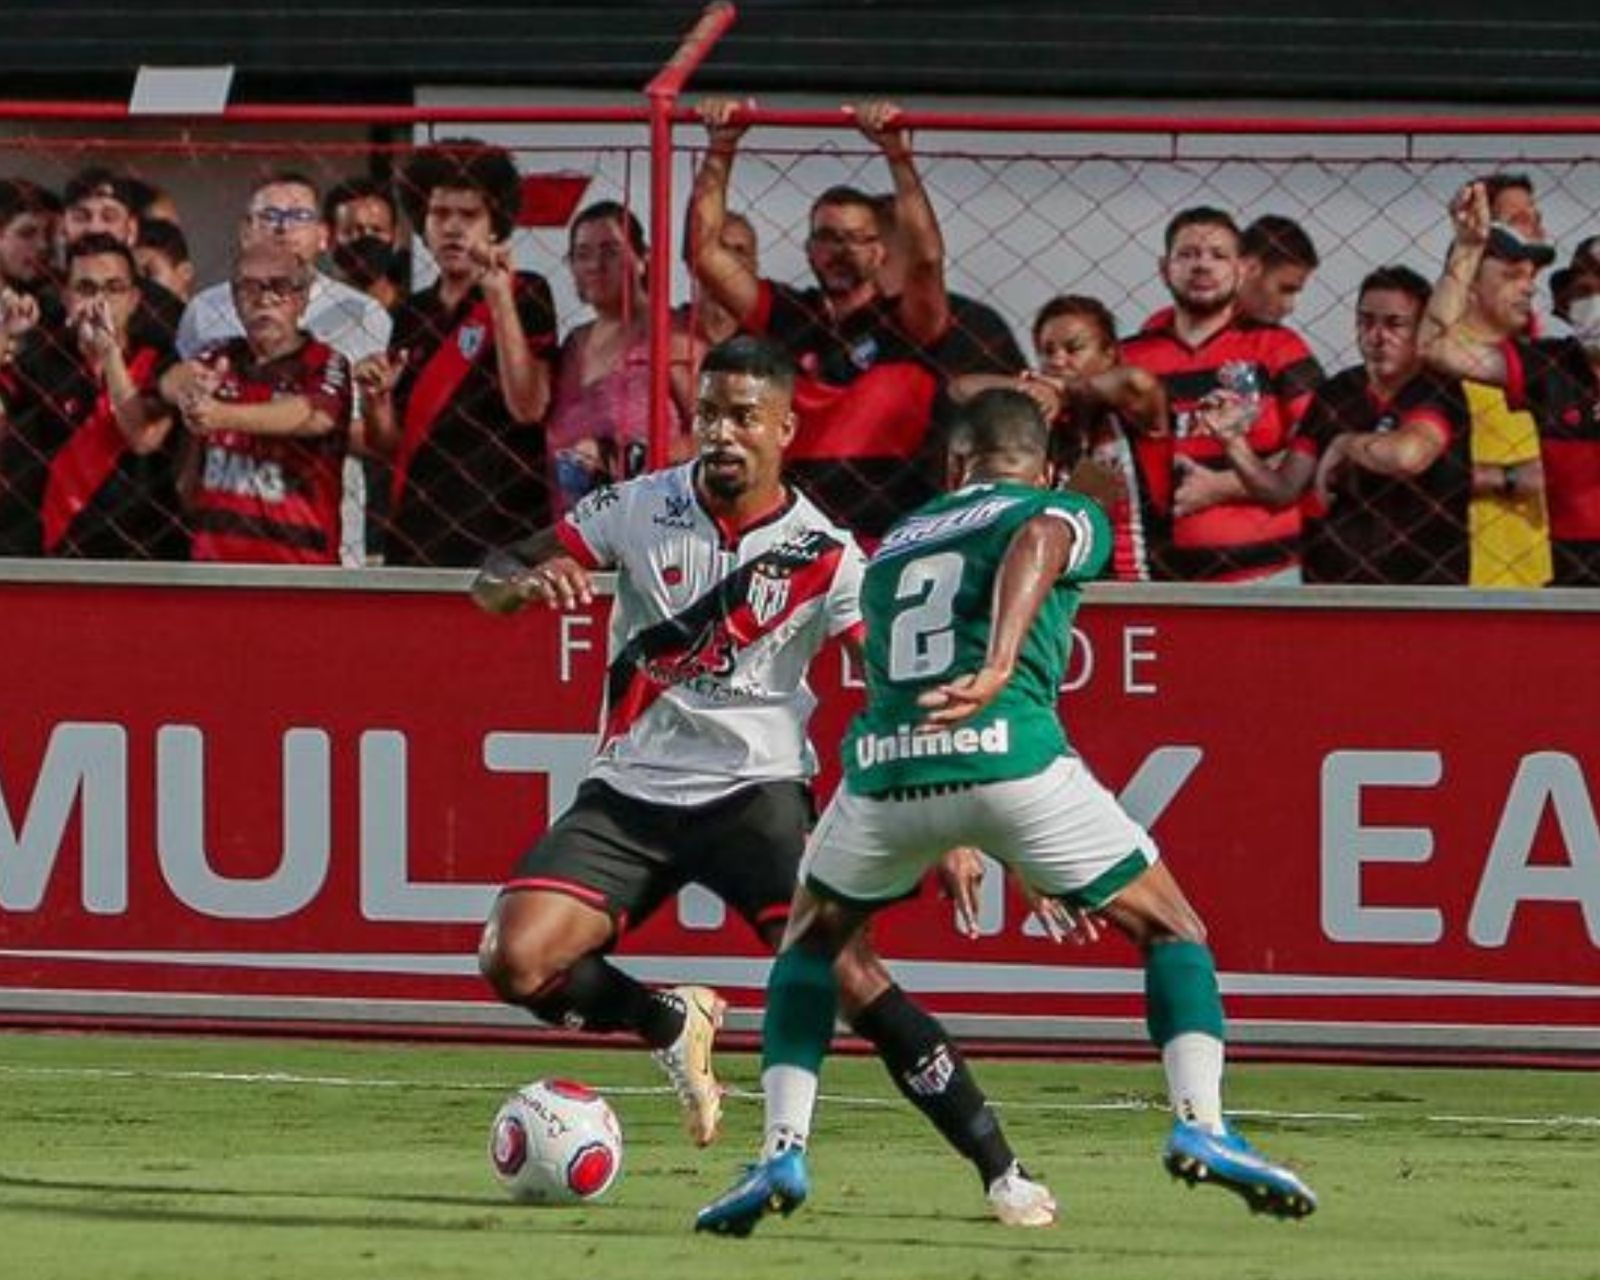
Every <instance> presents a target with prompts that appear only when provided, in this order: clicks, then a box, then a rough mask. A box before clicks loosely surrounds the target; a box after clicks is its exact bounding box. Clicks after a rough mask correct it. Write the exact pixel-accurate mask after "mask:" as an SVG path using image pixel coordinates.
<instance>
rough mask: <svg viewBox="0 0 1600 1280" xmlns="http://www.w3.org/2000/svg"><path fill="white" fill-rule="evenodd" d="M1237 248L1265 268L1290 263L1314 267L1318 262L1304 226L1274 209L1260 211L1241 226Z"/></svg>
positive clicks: (1316, 266) (1313, 269) (1295, 265)
mask: <svg viewBox="0 0 1600 1280" xmlns="http://www.w3.org/2000/svg"><path fill="white" fill-rule="evenodd" d="M1239 252H1240V253H1241V254H1242V255H1244V256H1245V257H1247V258H1254V259H1255V260H1256V261H1257V262H1259V263H1260V264H1261V265H1262V266H1263V267H1266V268H1268V269H1271V268H1273V267H1284V266H1290V267H1304V268H1305V269H1306V270H1307V271H1315V270H1316V269H1317V268H1318V267H1319V266H1320V265H1321V263H1322V260H1321V259H1320V258H1318V257H1317V246H1316V245H1314V244H1313V243H1312V242H1311V237H1310V235H1309V234H1307V232H1306V229H1305V228H1304V227H1302V226H1301V225H1300V224H1299V223H1298V222H1296V221H1295V220H1294V219H1293V218H1286V217H1284V216H1283V215H1282V214H1277V213H1264V214H1262V215H1261V216H1260V217H1259V218H1257V219H1256V220H1255V221H1254V222H1252V223H1251V224H1250V225H1249V226H1248V227H1246V228H1245V229H1244V232H1243V234H1242V235H1241V236H1240V237H1239Z"/></svg>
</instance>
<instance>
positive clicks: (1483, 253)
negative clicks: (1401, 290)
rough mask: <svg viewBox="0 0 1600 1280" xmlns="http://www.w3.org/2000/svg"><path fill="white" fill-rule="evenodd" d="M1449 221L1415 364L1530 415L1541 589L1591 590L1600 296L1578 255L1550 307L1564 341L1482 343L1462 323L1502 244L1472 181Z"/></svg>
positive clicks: (1599, 548)
mask: <svg viewBox="0 0 1600 1280" xmlns="http://www.w3.org/2000/svg"><path fill="white" fill-rule="evenodd" d="M1450 216H1451V221H1452V223H1453V225H1454V229H1455V236H1454V240H1453V243H1452V244H1451V247H1450V256H1449V259H1448V260H1447V262H1446V264H1445V270H1444V274H1443V275H1442V276H1441V277H1440V279H1439V283H1438V284H1437V285H1436V286H1435V287H1434V291H1433V298H1432V300H1431V301H1430V302H1429V304H1428V310H1427V313H1426V315H1425V317H1424V320H1423V332H1422V351H1423V356H1424V358H1425V359H1426V360H1427V361H1428V362H1429V363H1430V364H1432V365H1433V366H1434V367H1435V368H1438V369H1440V370H1442V371H1444V372H1446V373H1448V374H1451V375H1452V376H1455V377H1459V378H1470V379H1472V380H1473V381H1475V382H1483V383H1488V384H1490V385H1491V386H1498V387H1504V388H1505V392H1506V402H1507V403H1508V404H1509V405H1510V406H1511V407H1512V408H1513V409H1522V408H1526V409H1528V410H1529V411H1530V412H1531V413H1532V414H1533V417H1534V421H1535V422H1537V423H1538V426H1539V469H1540V471H1541V472H1542V483H1543V488H1544V498H1545V503H1546V506H1547V509H1548V512H1549V522H1550V552H1551V565H1552V577H1551V582H1552V584H1553V585H1555V586H1600V317H1597V315H1596V311H1597V310H1600V308H1597V307H1596V304H1595V302H1594V301H1593V300H1594V299H1595V298H1596V297H1597V296H1600V268H1597V265H1596V264H1595V263H1594V262H1593V261H1592V259H1591V255H1587V254H1584V255H1582V256H1579V257H1576V258H1575V260H1574V262H1573V264H1572V266H1571V267H1569V268H1568V270H1567V273H1566V274H1565V276H1564V278H1563V279H1562V281H1561V285H1562V288H1561V292H1560V295H1559V296H1558V299H1557V301H1558V304H1559V306H1560V307H1561V308H1562V310H1563V311H1564V312H1565V315H1566V318H1567V321H1568V323H1569V325H1570V326H1571V327H1572V330H1573V336H1572V337H1569V338H1529V337H1527V336H1525V335H1524V334H1523V333H1522V332H1521V331H1520V330H1519V329H1518V328H1516V327H1512V328H1511V329H1510V331H1509V332H1507V333H1504V334H1502V335H1500V336H1498V337H1497V338H1485V337H1484V335H1483V333H1482V332H1481V330H1479V329H1478V328H1476V327H1475V326H1470V325H1468V324H1466V323H1463V321H1464V318H1465V317H1466V315H1467V310H1468V306H1469V301H1470V298H1471V295H1472V293H1473V291H1474V290H1480V291H1481V280H1482V276H1483V272H1484V270H1485V269H1486V268H1487V267H1489V266H1491V265H1492V264H1493V262H1494V255H1495V253H1496V252H1497V248H1496V246H1497V243H1498V244H1502V245H1503V244H1504V242H1505V227H1504V226H1503V224H1499V223H1496V222H1494V221H1493V220H1492V215H1491V212H1490V205H1489V198H1488V193H1487V191H1486V190H1485V188H1484V185H1483V184H1482V183H1480V182H1473V183H1469V184H1467V186H1466V187H1464V188H1463V189H1462V190H1461V191H1460V192H1459V193H1458V194H1457V196H1456V198H1455V199H1454V200H1453V201H1452V203H1451V206H1450ZM1507 287H1508V289H1509V286H1507ZM1531 292H1532V285H1531V278H1530V280H1529V283H1528V286H1527V288H1526V290H1519V291H1518V293H1517V295H1516V296H1517V297H1519V298H1522V307H1523V310H1526V309H1527V308H1528V306H1529V302H1528V298H1527V297H1526V296H1524V295H1531ZM1518 479H1520V477H1518Z"/></svg>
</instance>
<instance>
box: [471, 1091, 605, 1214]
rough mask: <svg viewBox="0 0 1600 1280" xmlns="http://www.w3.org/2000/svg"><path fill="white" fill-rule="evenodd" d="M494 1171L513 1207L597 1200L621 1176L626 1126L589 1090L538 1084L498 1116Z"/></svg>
mask: <svg viewBox="0 0 1600 1280" xmlns="http://www.w3.org/2000/svg"><path fill="white" fill-rule="evenodd" d="M489 1166H490V1168H492V1169H493V1170H494V1176H495V1177H496V1178H498V1179H499V1181H500V1185H501V1186H502V1187H504V1188H505V1189H506V1190H507V1191H508V1192H510V1193H511V1197H512V1199H514V1200H522V1201H525V1202H526V1203H528V1204H576V1203H577V1202H579V1201H581V1200H595V1199H598V1198H599V1197H600V1196H603V1195H604V1194H605V1193H606V1191H607V1190H608V1189H609V1188H610V1187H611V1184H612V1183H613V1182H615V1181H616V1180H617V1175H618V1174H619V1173H621V1172H622V1126H621V1125H620V1124H618V1123H617V1116H616V1113H615V1112H614V1111H612V1110H611V1106H610V1104H609V1103H607V1102H606V1100H605V1099H604V1098H602V1097H601V1096H600V1095H599V1094H598V1093H596V1092H595V1091H594V1090H593V1089H591V1088H589V1086H588V1085H585V1084H578V1083H577V1082H576V1081H573V1080H535V1081H534V1082H533V1083H532V1084H528V1085H523V1087H522V1088H520V1089H518V1090H517V1091H516V1092H515V1093H514V1094H512V1095H511V1096H510V1097H509V1098H507V1099H506V1100H505V1102H504V1103H503V1104H502V1105H501V1107H500V1110H499V1111H498V1112H497V1113H496V1114H495V1117H494V1127H493V1128H491V1129H490V1130H489Z"/></svg>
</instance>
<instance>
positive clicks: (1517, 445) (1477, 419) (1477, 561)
mask: <svg viewBox="0 0 1600 1280" xmlns="http://www.w3.org/2000/svg"><path fill="white" fill-rule="evenodd" d="M1463 386H1464V388H1465V390H1466V393H1467V407H1468V409H1469V410H1470V411H1471V413H1472V461H1473V463H1474V465H1487V466H1495V467H1518V466H1523V465H1525V464H1527V463H1530V462H1536V461H1538V458H1539V428H1538V427H1537V426H1536V425H1535V423H1534V421H1533V415H1532V414H1529V413H1527V412H1517V413H1513V412H1512V411H1511V409H1510V407H1509V406H1507V404H1506V398H1505V393H1504V392H1502V391H1501V390H1500V388H1499V387H1487V386H1483V385H1481V384H1479V383H1476V382H1468V383H1464V384H1463ZM1467 536H1468V538H1469V540H1470V541H1471V543H1472V570H1471V574H1472V577H1471V582H1472V585H1473V586H1475V587H1542V586H1544V585H1545V584H1546V583H1547V582H1549V581H1550V576H1551V564H1550V535H1549V529H1548V527H1547V524H1546V519H1545V509H1544V494H1543V492H1538V493H1533V494H1528V495H1526V496H1517V497H1508V496H1506V495H1504V494H1500V493H1479V494H1474V495H1473V498H1472V502H1471V504H1470V505H1469V507H1468V509H1467Z"/></svg>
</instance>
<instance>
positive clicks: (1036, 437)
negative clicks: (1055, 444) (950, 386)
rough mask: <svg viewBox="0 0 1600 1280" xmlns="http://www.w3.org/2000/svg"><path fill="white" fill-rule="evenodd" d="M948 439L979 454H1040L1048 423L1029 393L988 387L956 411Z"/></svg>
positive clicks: (1045, 442)
mask: <svg viewBox="0 0 1600 1280" xmlns="http://www.w3.org/2000/svg"><path fill="white" fill-rule="evenodd" d="M950 443H951V445H952V446H959V447H961V448H963V449H966V450H967V451H968V452H971V453H974V454H979V455H981V454H991V453H1021V454H1030V455H1033V456H1036V457H1040V458H1043V457H1046V456H1047V455H1048V451H1049V448H1050V427H1049V424H1048V423H1046V422H1045V420H1044V414H1043V413H1042V412H1041V411H1040V409H1039V404H1038V402H1037V401H1036V400H1035V399H1034V398H1033V397H1032V396H1030V395H1027V394H1025V393H1024V392H1021V391H1016V390H1013V389H1012V388H1010V387H991V388H989V389H988V390H987V391H980V392H978V394H977V395H975V396H973V397H972V399H970V400H968V401H967V402H966V403H965V404H963V405H962V406H961V407H960V408H959V409H958V410H957V411H956V417H955V421H954V423H953V424H952V425H951V428H950Z"/></svg>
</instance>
